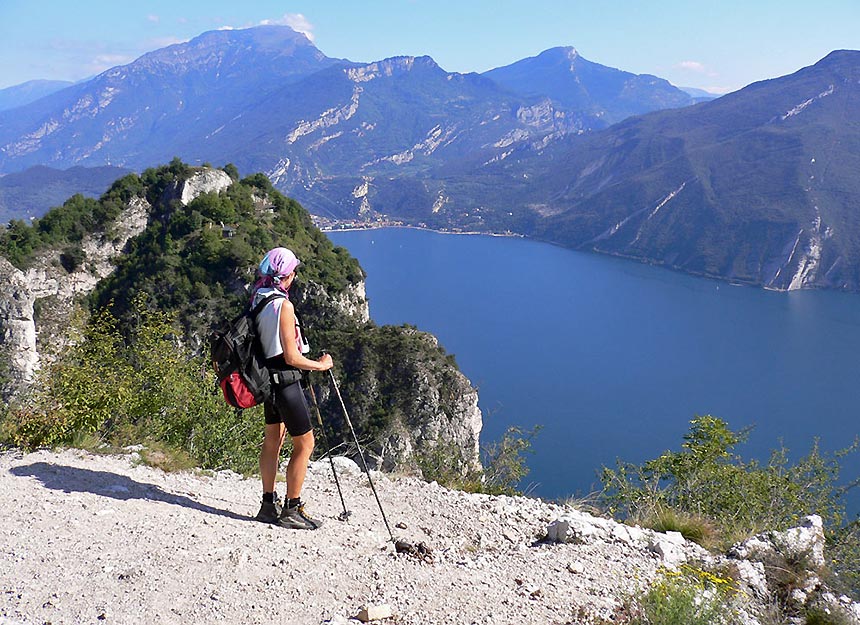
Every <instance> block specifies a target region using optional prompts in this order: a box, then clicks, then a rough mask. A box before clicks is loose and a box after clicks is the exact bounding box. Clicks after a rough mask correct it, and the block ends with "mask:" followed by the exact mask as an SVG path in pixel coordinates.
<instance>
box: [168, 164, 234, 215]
mask: <svg viewBox="0 0 860 625" xmlns="http://www.w3.org/2000/svg"><path fill="white" fill-rule="evenodd" d="M232 184H233V179H232V178H230V176H229V175H228V174H227V172H225V171H222V170H220V169H209V168H206V169H204V170H202V171H198V172H196V173H194V174H192V175H191V176H190V177H189V178H188V179H187V180H185V181H184V182H182V183H181V186H180V188H179V189H176V191H175V193H176V197H177V199H179V201H180V202H182V205H183V206H188V204H189V203H191V202H192V201H193V200H194V199H195V198H197V197H198V196H200V195H202V194H204V193H220V192H221V191H224V190H225V189H227V188H228V187H229V186H230V185H232Z"/></svg>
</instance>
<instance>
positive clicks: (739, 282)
mask: <svg viewBox="0 0 860 625" xmlns="http://www.w3.org/2000/svg"><path fill="white" fill-rule="evenodd" d="M317 227H318V228H319V229H320V230H321V231H322V232H324V233H326V234H327V233H329V232H360V231H364V230H382V229H385V228H402V229H412V230H424V231H427V232H434V233H437V234H447V235H466V236H488V237H507V238H513V239H525V240H527V241H534V242H536V243H546V244H548V245H553V246H555V247H560V248H562V249H565V250H571V251H575V252H586V253H590V254H597V255H600V256H606V257H608V258H617V259H621V260H629V261H634V262H637V263H639V264H642V265H648V266H650V267H657V268H660V269H666V270H668V271H671V272H673V273H680V274H684V275H688V276H691V277H695V278H704V279H705V280H710V281H713V282H718V283H722V284H726V285H728V286H734V287H748V288H753V289H759V290H762V291H768V292H771V293H783V294H787V293H795V292H809V291H818V292H833V293H844V294H849V295H860V292H858V291H852V290H850V289H841V288H834V287H823V286H817V285H811V286H804V287H802V288H799V289H781V288H778V287H774V286H770V285H767V284H764V283H761V282H754V281H748V280H743V279H738V278H735V277H729V276H720V275H715V274H709V273H704V272H698V271H690V270H687V269H683V268H680V267H675V266H673V265H666V264H664V263H661V262H658V261H655V260H649V259H646V258H641V257H638V256H630V255H626V254H621V253H617V252H607V251H603V250H595V249H590V250H585V249H580V248H575V247H568V246H566V245H562V244H561V243H557V242H555V241H550V240H547V239H541V238H538V237H533V236H528V235H525V234H520V233H517V232H482V231H480V230H470V231H462V232H460V231H456V230H439V229H437V228H430V227H428V226H416V225H412V224H403V223H384V224H379V225H376V224H363V225H349V226H341V227H332V226H317Z"/></svg>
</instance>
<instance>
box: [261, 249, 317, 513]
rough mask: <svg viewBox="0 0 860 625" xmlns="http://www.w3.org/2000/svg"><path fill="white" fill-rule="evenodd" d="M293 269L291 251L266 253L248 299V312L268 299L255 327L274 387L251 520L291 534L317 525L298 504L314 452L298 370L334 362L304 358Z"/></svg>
mask: <svg viewBox="0 0 860 625" xmlns="http://www.w3.org/2000/svg"><path fill="white" fill-rule="evenodd" d="M298 266H299V259H298V258H296V255H295V254H293V253H292V252H291V251H290V250H288V249H286V248H284V247H276V248H275V249H273V250H269V251H268V252H267V253H266V255H265V256H264V257H263V260H262V261H261V262H260V265H259V275H260V278H259V280H257V282H256V283H255V284H254V294H253V296H252V298H251V307H252V308H253V307H255V306H256V305H257V304H259V303H260V302H262V301H263V300H265V299H269V301H268V303H267V304H266V305H265V306H264V307H263V309H262V310H261V311H260V312H259V313H258V315H257V319H256V323H257V330H258V332H259V335H260V341H261V343H262V346H263V352H264V354H265V356H266V359H267V360H266V365H267V366H268V367H269V370H270V371H271V373H272V385H273V389H272V396H271V397H270V398H269V400H268V401H267V402H266V403H265V405H264V412H265V419H266V431H265V437H264V439H263V448H262V450H261V451H260V477H261V478H262V480H263V502H262V505H261V507H260V511H259V512H258V513H257V517H256V518H257V520H258V521H262V522H264V523H275V524H277V525H280V526H281V527H287V528H290V529H309V530H314V529H317V528H318V527H319V526H320V525H322V522H321V521H317V520H315V519H312V518H311V517H309V516H308V515H307V514H305V509H304V505H303V504H302V500H301V493H302V486H303V484H304V481H305V475H306V474H307V470H308V461H309V460H310V457H311V452H313V449H314V432H313V427H312V426H311V415H310V410H309V409H308V402H307V399H306V398H305V393H304V390H303V389H302V385H301V382H300V380H301V371H327V370H328V369H330V368H331V367H332V365H333V362H332V358H331V356H329V355H328V354H323V355H322V356H321V357H320V358H319V359H318V360H311V359H309V358H306V357H305V356H304V354H306V353H308V351H310V348H309V347H308V344H307V342H306V341H305V340H304V337H303V336H302V333H301V328H300V326H299V322H298V320H297V319H296V312H295V309H294V308H293V304H292V302H290V300H289V289H290V286H291V285H292V283H293V281H294V280H295V278H296V268H297V267H298ZM285 432H289V434H290V437H291V438H292V441H293V453H292V455H291V456H290V461H289V463H288V464H287V475H286V477H287V494H286V505H284V506H281V503H280V501H279V500H278V497H277V495H276V494H275V477H276V476H277V473H278V459H279V457H280V453H281V446H282V445H283V442H284V434H285Z"/></svg>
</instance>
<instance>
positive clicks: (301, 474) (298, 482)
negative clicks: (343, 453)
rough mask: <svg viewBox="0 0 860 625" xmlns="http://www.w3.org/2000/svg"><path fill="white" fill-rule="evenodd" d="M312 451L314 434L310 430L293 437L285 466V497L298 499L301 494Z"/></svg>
mask: <svg viewBox="0 0 860 625" xmlns="http://www.w3.org/2000/svg"><path fill="white" fill-rule="evenodd" d="M313 450H314V432H313V430H311V431H310V432H308V433H306V434H302V435H301V436H293V453H292V455H291V456H290V462H289V464H287V497H288V498H290V499H298V498H299V497H300V496H301V494H302V486H303V485H304V483H305V475H307V472H308V462H309V461H310V459H311V452H313Z"/></svg>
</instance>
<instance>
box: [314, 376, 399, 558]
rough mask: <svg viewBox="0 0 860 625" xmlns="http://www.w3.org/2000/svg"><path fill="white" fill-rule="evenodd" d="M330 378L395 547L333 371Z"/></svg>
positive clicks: (394, 539)
mask: <svg viewBox="0 0 860 625" xmlns="http://www.w3.org/2000/svg"><path fill="white" fill-rule="evenodd" d="M328 374H329V377H330V378H331V383H332V386H334V392H335V393H336V394H337V398H338V400H339V401H340V407H341V408H342V409H343V416H344V418H345V419H346V424H347V425H348V426H349V431H350V432H352V440H354V441H355V447H356V449H358V457H359V458H360V459H361V467H362V468H363V469H364V472H365V474H367V481H368V482H370V490H372V491H373V496H374V497H375V498H376V504H377V505H378V506H379V511H380V512H381V513H382V520H383V521H385V529H387V530H388V535H389V536H390V537H391V542H392V543H394V544H395V545H396V544H397V539H396V538H394V532H392V531H391V526H390V525H389V524H388V518H387V517H386V516H385V510H383V509H382V502H381V501H379V495H378V494H377V493H376V487H375V486H374V485H373V480H372V479H371V478H370V470H369V469H368V468H367V463H366V462H365V461H364V452H362V451H361V445H359V443H358V436H356V435H355V428H353V427H352V421H350V419H349V413H348V412H347V411H346V404H344V403H343V397H341V395H340V389H339V388H338V387H337V381H336V380H335V379H334V373H333V372H332V370H331V369H329V370H328Z"/></svg>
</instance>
